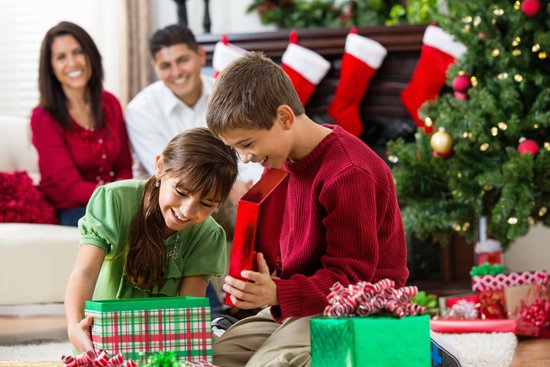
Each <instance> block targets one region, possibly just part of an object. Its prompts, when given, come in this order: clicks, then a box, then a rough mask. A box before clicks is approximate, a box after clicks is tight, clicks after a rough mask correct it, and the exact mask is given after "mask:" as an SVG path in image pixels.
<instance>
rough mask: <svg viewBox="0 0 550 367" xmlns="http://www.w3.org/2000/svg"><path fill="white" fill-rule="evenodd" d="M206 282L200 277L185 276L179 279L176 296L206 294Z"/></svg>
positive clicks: (202, 295) (200, 295)
mask: <svg viewBox="0 0 550 367" xmlns="http://www.w3.org/2000/svg"><path fill="white" fill-rule="evenodd" d="M207 285H208V283H207V282H206V280H204V279H203V278H201V277H185V278H183V279H182V280H181V284H180V289H179V291H178V296H194V297H204V296H206V286H207Z"/></svg>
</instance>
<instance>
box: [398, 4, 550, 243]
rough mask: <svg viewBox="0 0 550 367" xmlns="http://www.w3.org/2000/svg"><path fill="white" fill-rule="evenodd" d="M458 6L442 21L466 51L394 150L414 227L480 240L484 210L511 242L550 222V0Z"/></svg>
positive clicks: (444, 238) (429, 235) (423, 234)
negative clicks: (410, 137) (410, 135)
mask: <svg viewBox="0 0 550 367" xmlns="http://www.w3.org/2000/svg"><path fill="white" fill-rule="evenodd" d="M453 11H454V12H455V14H453V16H452V17H447V18H445V19H441V20H440V23H439V26H440V27H441V28H442V29H443V30H444V31H446V32H447V33H448V34H450V35H452V36H454V39H455V40H456V41H458V42H460V43H462V44H463V45H464V46H465V47H466V52H465V53H464V54H462V56H460V57H459V58H457V59H456V63H454V64H452V65H451V66H450V67H449V68H448V70H447V82H446V85H447V86H448V87H449V88H448V92H447V93H442V94H440V95H439V96H438V97H437V99H436V100H435V101H428V102H427V103H425V104H423V105H422V107H421V109H420V118H421V119H422V121H423V124H424V125H425V126H421V127H419V128H418V131H417V133H416V135H415V141H414V142H405V141H403V140H398V141H395V142H393V143H391V144H390V146H389V150H388V154H389V157H388V158H389V161H390V162H393V163H394V164H395V165H394V166H393V168H392V170H393V173H394V177H395V181H396V189H397V195H398V198H399V200H400V202H401V204H403V210H402V213H403V221H404V224H405V228H406V230H407V231H408V232H410V233H414V234H415V236H416V237H417V238H420V239H424V240H425V239H430V240H433V241H434V242H438V243H441V244H445V243H447V242H448V240H449V239H450V238H451V237H452V235H453V234H458V235H461V236H465V237H466V239H467V240H469V241H470V242H473V241H474V240H475V238H476V229H477V225H476V224H477V223H478V220H479V218H480V217H482V216H483V217H487V219H488V220H487V235H488V237H491V238H495V239H497V240H498V241H500V242H501V243H502V244H503V245H504V246H505V247H506V246H507V245H509V244H510V242H511V241H513V240H514V239H516V238H518V237H520V236H522V235H525V234H526V233H527V232H528V230H529V228H530V226H532V225H534V224H535V223H537V222H540V223H543V224H544V225H546V226H548V225H550V58H549V54H550V19H549V18H548V14H549V13H550V3H548V1H546V0H523V1H522V2H520V1H516V2H514V1H510V0H504V1H498V0H494V1H487V0H477V1H464V2H461V3H458V2H457V3H454V4H453ZM417 68H418V66H417ZM451 88H452V89H451ZM453 91H454V93H453ZM421 125H422V124H421ZM432 131H433V132H432Z"/></svg>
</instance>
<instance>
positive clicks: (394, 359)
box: [310, 315, 432, 367]
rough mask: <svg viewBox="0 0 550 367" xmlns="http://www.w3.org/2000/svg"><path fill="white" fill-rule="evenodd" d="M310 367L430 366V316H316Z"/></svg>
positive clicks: (313, 321)
mask: <svg viewBox="0 0 550 367" xmlns="http://www.w3.org/2000/svg"><path fill="white" fill-rule="evenodd" d="M310 329H311V330H310V331H311V334H310V335H311V363H312V364H311V365H312V367H334V366H349V367H363V366H367V367H392V366H395V367H402V366H407V367H430V366H431V365H432V360H431V347H430V317H429V316H427V315H425V316H407V317H404V318H401V319H399V318H395V317H386V316H380V317H378V316H369V317H349V318H329V317H317V318H312V319H311V321H310Z"/></svg>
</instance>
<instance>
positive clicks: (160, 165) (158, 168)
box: [155, 154, 164, 179]
mask: <svg viewBox="0 0 550 367" xmlns="http://www.w3.org/2000/svg"><path fill="white" fill-rule="evenodd" d="M162 172H164V160H163V158H162V155H160V154H159V155H157V157H156V161H155V177H156V178H157V179H159V178H160V176H161V174H162Z"/></svg>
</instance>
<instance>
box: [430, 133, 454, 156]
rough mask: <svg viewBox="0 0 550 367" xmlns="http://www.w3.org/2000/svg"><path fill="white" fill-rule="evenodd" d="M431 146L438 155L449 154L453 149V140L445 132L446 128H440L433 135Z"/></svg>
mask: <svg viewBox="0 0 550 367" xmlns="http://www.w3.org/2000/svg"><path fill="white" fill-rule="evenodd" d="M430 145H431V147H432V149H433V150H435V151H436V152H437V153H439V154H447V153H449V152H450V151H451V149H452V148H453V138H452V137H451V135H450V134H449V133H448V132H446V131H445V128H444V127H440V128H439V129H438V130H437V132H435V133H434V134H433V135H432V138H431V139H430Z"/></svg>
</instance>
